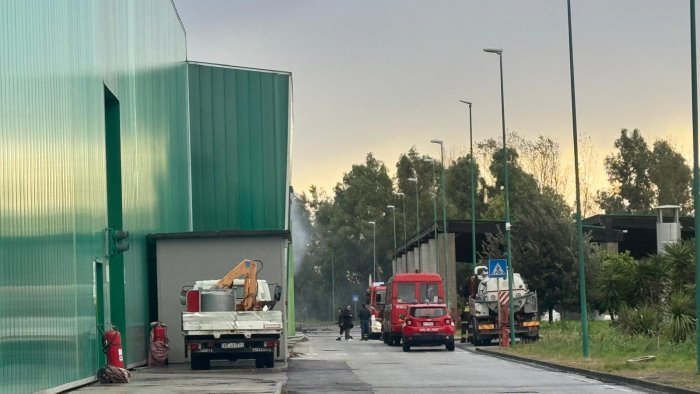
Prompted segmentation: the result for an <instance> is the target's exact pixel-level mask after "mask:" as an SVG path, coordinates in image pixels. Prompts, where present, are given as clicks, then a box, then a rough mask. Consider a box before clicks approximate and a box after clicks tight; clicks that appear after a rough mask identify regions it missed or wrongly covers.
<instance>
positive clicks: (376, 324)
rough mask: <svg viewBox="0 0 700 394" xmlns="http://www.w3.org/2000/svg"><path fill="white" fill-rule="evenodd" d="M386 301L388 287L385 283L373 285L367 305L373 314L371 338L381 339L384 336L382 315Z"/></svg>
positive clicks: (370, 328) (370, 330)
mask: <svg viewBox="0 0 700 394" xmlns="http://www.w3.org/2000/svg"><path fill="white" fill-rule="evenodd" d="M385 301H386V285H385V284H384V282H374V283H371V284H370V286H369V288H368V289H367V299H366V304H367V305H369V309H370V311H371V312H372V317H371V320H370V326H369V337H370V338H371V339H379V338H380V337H381V336H382V319H383V318H382V314H383V313H384V305H385Z"/></svg>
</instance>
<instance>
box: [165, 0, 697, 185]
mask: <svg viewBox="0 0 700 394" xmlns="http://www.w3.org/2000/svg"><path fill="white" fill-rule="evenodd" d="M175 4H176V6H177V9H178V12H179V14H180V17H181V18H182V21H183V23H184V25H185V29H186V31H187V41H188V58H189V59H190V60H196V61H205V62H213V63H224V64H230V65H235V66H244V67H256V68H266V69H276V70H285V71H291V72H292V74H293V81H294V135H293V145H292V185H293V186H294V188H295V190H296V191H302V190H304V189H307V188H308V187H309V185H311V184H315V185H318V186H320V187H322V188H324V189H325V190H326V191H327V192H329V193H330V192H332V189H333V186H335V184H336V183H337V182H339V181H341V179H342V175H343V173H345V172H348V171H349V170H350V168H351V166H352V164H355V163H361V162H363V160H364V157H365V155H366V154H367V152H370V151H371V152H373V153H374V154H375V155H376V157H377V158H379V159H380V160H382V161H384V163H385V164H386V165H387V167H388V168H389V170H390V172H391V173H392V174H393V172H394V170H395V164H396V162H397V160H398V157H399V155H400V154H401V153H404V152H406V151H408V149H410V148H411V146H416V148H417V149H418V151H419V152H420V153H422V154H431V155H434V156H435V157H438V158H439V151H438V147H437V146H436V145H434V144H430V142H429V141H430V139H433V138H439V139H443V140H444V141H445V144H446V148H447V150H448V151H450V152H458V151H461V150H463V149H465V148H466V146H468V143H469V139H468V117H467V108H466V106H464V105H463V104H461V103H459V102H458V101H457V100H458V99H467V100H471V101H473V102H474V106H473V117H474V118H473V128H474V139H475V140H483V139H486V138H490V137H496V138H500V133H501V118H500V94H499V74H498V57H497V56H496V55H493V54H487V53H484V52H482V49H483V48H487V47H497V48H502V49H503V51H504V55H503V65H504V80H505V107H506V127H507V129H508V130H509V131H511V130H513V131H517V132H518V133H520V134H521V135H523V136H525V137H527V138H533V137H536V136H538V135H540V134H544V135H548V136H550V137H552V138H554V139H556V140H558V141H559V142H560V144H561V145H562V148H563V150H564V155H565V158H566V159H567V160H569V158H570V157H571V154H570V151H571V147H572V131H571V130H572V124H571V101H570V89H569V83H570V82H569V58H568V45H567V39H568V38H567V19H566V1H565V0H529V1H522V0H509V1H505V0H504V1H465V0H460V1H457V0H455V1H424V0H410V1H409V0H401V1H398V0H392V1H378V0H353V1H350V0H347V1H330V0H308V1H307V0H305V1H301V0H299V1H291V0H279V1H267V0H265V1H260V0H258V1H251V0H246V1H231V0H228V1H223V0H221V1H203V0H175ZM572 15H573V33H574V61H575V69H576V70H575V72H576V90H577V97H576V99H577V110H578V128H579V131H580V132H583V133H585V134H587V135H589V136H590V137H591V138H592V140H593V142H594V145H595V148H596V149H597V153H598V155H597V160H596V163H595V168H592V169H590V171H592V172H593V173H597V174H598V175H597V176H598V177H599V178H600V179H604V177H603V175H602V174H603V164H602V162H603V158H604V157H605V155H606V154H608V153H609V152H610V151H611V150H612V149H613V141H614V140H615V139H616V138H617V137H618V136H619V132H620V129H622V128H627V129H630V130H631V129H634V128H637V129H640V131H641V132H642V135H643V136H644V137H645V139H646V140H647V142H648V143H649V144H650V145H651V144H652V143H653V141H654V140H655V139H658V138H664V139H670V140H671V142H672V143H673V145H674V146H675V147H676V148H677V149H678V150H679V151H680V152H681V153H683V154H684V155H685V156H686V159H688V164H689V165H692V161H691V160H692V136H691V113H690V107H691V105H690V38H689V28H690V27H689V10H688V2H687V1H682V0H614V1H612V0H572ZM571 167H572V166H571ZM572 177H573V174H572Z"/></svg>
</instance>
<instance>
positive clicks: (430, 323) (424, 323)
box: [423, 321, 433, 326]
mask: <svg viewBox="0 0 700 394" xmlns="http://www.w3.org/2000/svg"><path fill="white" fill-rule="evenodd" d="M423 325H424V326H432V325H433V322H431V321H424V322H423Z"/></svg>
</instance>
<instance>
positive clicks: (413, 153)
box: [396, 147, 442, 239]
mask: <svg viewBox="0 0 700 394" xmlns="http://www.w3.org/2000/svg"><path fill="white" fill-rule="evenodd" d="M431 160H432V158H431V157H430V156H425V155H420V154H419V153H418V151H417V150H416V148H415V147H411V149H410V150H409V151H408V153H406V154H402V155H401V156H400V157H399V160H398V162H397V163H396V184H397V187H398V191H399V192H402V193H404V196H405V198H406V227H407V234H408V238H409V239H410V238H411V236H412V235H415V230H414V229H415V225H416V183H414V182H410V181H409V180H408V179H409V178H417V179H418V184H417V189H418V207H419V215H420V228H421V229H422V228H424V227H426V225H427V224H429V223H432V222H433V201H432V198H433V197H432V196H433V195H435V193H440V178H439V177H440V173H441V171H442V165H441V163H438V162H434V161H431ZM433 166H434V167H433ZM429 191H434V193H429ZM437 195H438V196H439V194H437ZM439 216H440V215H439ZM398 227H399V226H398V222H397V231H399V230H398Z"/></svg>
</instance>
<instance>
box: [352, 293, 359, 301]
mask: <svg viewBox="0 0 700 394" xmlns="http://www.w3.org/2000/svg"><path fill="white" fill-rule="evenodd" d="M359 300H360V296H358V295H357V294H353V295H352V302H357V301H359Z"/></svg>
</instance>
